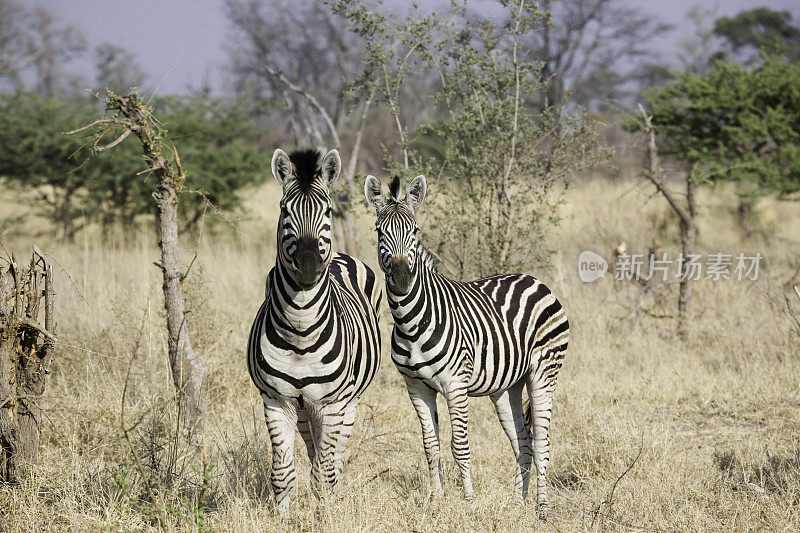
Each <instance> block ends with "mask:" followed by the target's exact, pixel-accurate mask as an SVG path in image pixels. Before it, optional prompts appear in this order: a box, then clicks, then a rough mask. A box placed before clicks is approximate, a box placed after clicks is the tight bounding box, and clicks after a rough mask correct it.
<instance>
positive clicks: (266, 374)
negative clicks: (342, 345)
mask: <svg viewBox="0 0 800 533" xmlns="http://www.w3.org/2000/svg"><path fill="white" fill-rule="evenodd" d="M261 353H262V357H263V360H262V364H261V365H259V366H260V368H259V374H260V376H259V377H260V378H261V381H262V382H263V383H264V384H265V385H266V386H267V387H269V389H270V390H269V391H265V392H267V394H268V395H270V396H273V395H277V396H278V397H281V396H282V397H289V398H302V399H303V402H304V403H309V404H322V403H330V402H333V401H337V400H340V399H345V398H347V397H348V395H350V394H352V392H353V385H354V383H355V379H354V377H353V376H352V368H347V358H345V357H343V356H342V355H339V356H338V357H334V358H333V361H332V362H329V363H325V362H323V361H322V359H323V355H320V354H304V355H297V354H296V353H294V352H290V351H285V350H279V349H277V348H275V347H274V346H271V345H270V344H269V343H267V342H266V339H265V338H262V341H261ZM276 399H279V398H276Z"/></svg>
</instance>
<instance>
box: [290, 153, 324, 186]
mask: <svg viewBox="0 0 800 533" xmlns="http://www.w3.org/2000/svg"><path fill="white" fill-rule="evenodd" d="M321 159H322V154H321V153H320V151H319V150H314V149H313V148H309V149H305V150H295V151H293V152H292V153H291V154H289V160H290V161H291V162H292V166H293V167H294V173H295V179H296V180H297V185H298V186H299V187H300V190H301V191H303V192H308V191H309V189H311V185H312V184H313V183H314V181H315V180H316V179H317V178H318V177H319V175H320V173H321V172H322V168H321V167H320V160H321Z"/></svg>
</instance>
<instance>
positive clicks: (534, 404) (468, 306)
mask: <svg viewBox="0 0 800 533" xmlns="http://www.w3.org/2000/svg"><path fill="white" fill-rule="evenodd" d="M425 189H426V184H425V178H424V177H422V176H420V177H417V178H416V179H415V180H413V181H412V182H411V184H410V185H409V188H408V191H407V194H406V195H405V197H403V198H400V193H399V182H398V181H397V179H395V181H394V182H393V183H392V186H391V188H390V194H389V196H388V197H385V196H384V195H383V191H382V188H381V185H380V182H378V180H377V179H375V178H372V177H368V178H367V183H366V185H365V192H366V195H367V199H368V200H369V201H370V203H371V204H372V205H373V206H374V207H375V208H376V210H377V221H376V229H377V230H378V259H379V262H380V265H381V268H382V269H383V271H384V273H385V275H386V287H387V297H388V303H389V307H390V308H391V310H392V316H393V318H394V323H395V326H394V330H393V333H392V360H393V362H394V363H395V365H396V367H397V369H398V370H399V371H400V373H401V374H402V375H403V377H404V378H405V381H406V387H407V389H408V393H409V395H410V397H411V401H412V404H413V405H414V408H415V409H416V411H417V415H418V417H419V420H420V423H421V425H422V433H423V446H424V448H425V452H426V456H427V459H428V466H429V472H430V477H431V483H432V487H433V490H434V491H435V492H441V491H442V490H443V487H442V476H441V467H440V458H439V427H438V412H437V408H436V396H437V394H442V395H444V397H445V399H446V401H447V405H448V410H449V412H450V419H451V424H452V428H453V442H452V448H453V456H454V458H455V461H456V464H457V465H458V467H459V470H460V473H461V480H462V486H463V491H464V496H465V497H467V498H470V499H471V498H474V496H475V494H474V491H473V489H472V480H471V475H470V468H469V459H470V452H469V443H468V438H467V422H468V416H467V415H468V404H467V398H468V397H469V396H489V397H490V398H491V400H492V401H493V402H494V405H495V410H496V412H497V414H498V417H499V419H500V422H501V425H502V426H503V429H504V430H505V432H506V434H507V436H508V438H509V440H510V442H511V447H512V450H513V452H514V456H515V458H516V460H517V468H516V489H517V492H518V494H519V495H520V496H521V497H522V498H524V497H525V496H526V495H527V491H528V482H529V473H530V467H531V462H533V463H534V465H535V468H536V482H537V502H538V504H539V506H540V509H541V512H542V513H545V512H546V508H547V486H546V470H547V465H548V462H549V453H550V452H549V448H550V440H549V426H550V415H551V407H552V398H553V391H554V389H555V384H556V378H557V375H558V371H559V369H560V368H561V365H562V361H563V358H564V355H565V353H566V349H567V345H568V343H569V323H568V321H567V317H566V314H565V313H564V310H563V308H562V306H561V304H560V302H559V301H558V300H557V299H556V298H555V296H554V295H553V294H552V293H551V292H550V290H549V289H548V288H547V287H546V286H545V285H544V284H543V283H541V282H540V281H538V280H537V279H535V278H533V277H531V276H526V275H520V274H508V275H497V276H491V277H488V278H484V279H480V280H476V281H471V282H466V283H465V282H460V281H455V280H452V279H449V278H448V277H446V276H444V275H442V274H440V273H439V272H437V271H436V268H435V267H434V266H433V261H431V260H430V256H429V254H428V253H427V252H426V251H425V249H424V248H423V247H422V246H421V244H419V242H418V240H417V237H416V232H417V223H416V218H415V214H414V210H415V209H416V208H417V207H418V206H419V205H420V204H421V202H422V199H423V198H424V196H425ZM525 389H527V393H528V396H529V399H530V404H529V407H528V408H527V409H526V408H524V407H523V402H522V395H523V391H524V390H525Z"/></svg>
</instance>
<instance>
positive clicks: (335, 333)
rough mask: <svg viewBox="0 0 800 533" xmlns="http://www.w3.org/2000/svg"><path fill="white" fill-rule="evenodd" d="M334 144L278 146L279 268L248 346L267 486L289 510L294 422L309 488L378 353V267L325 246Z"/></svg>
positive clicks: (346, 423)
mask: <svg viewBox="0 0 800 533" xmlns="http://www.w3.org/2000/svg"><path fill="white" fill-rule="evenodd" d="M340 169H341V162H340V160H339V154H338V152H336V151H335V150H332V151H331V152H329V153H328V154H327V155H326V156H325V157H324V158H322V159H321V160H320V154H319V153H318V152H316V151H305V152H294V153H293V154H292V155H291V157H290V156H287V155H286V154H285V153H284V152H283V151H281V150H276V151H275V155H274V156H273V160H272V171H273V174H274V176H275V179H276V180H277V181H278V182H279V183H280V184H281V185H282V186H283V198H282V200H281V216H280V220H279V222H278V251H277V256H278V257H277V260H276V265H275V267H274V268H273V269H272V270H271V271H270V273H269V276H268V279H267V295H266V299H265V301H264V303H263V304H262V305H261V308H260V309H259V311H258V314H257V315H256V319H255V321H254V322H253V327H252V329H251V331H250V339H249V344H248V357H247V361H248V368H249V370H250V377H251V378H252V380H253V383H255V385H256V387H258V390H259V391H260V392H261V396H262V398H263V400H264V411H265V414H266V419H267V427H268V429H269V435H270V439H271V441H272V452H273V453H272V474H271V481H272V488H273V491H274V494H275V501H276V504H277V505H278V508H279V509H280V510H285V509H286V508H287V506H288V504H289V500H290V497H291V494H292V492H293V491H294V487H295V467H294V440H295V427H297V428H298V429H299V431H300V435H301V436H302V438H303V440H304V441H305V444H306V448H307V450H308V455H309V458H310V459H311V474H312V483H313V486H314V488H315V490H317V491H319V489H322V488H325V487H328V488H331V487H333V485H335V484H336V481H337V478H338V476H339V474H340V472H341V469H342V464H343V451H344V448H345V445H346V443H347V440H348V439H349V437H350V434H351V432H352V428H353V421H354V419H355V408H356V403H357V401H358V399H359V397H360V396H361V395H362V394H363V393H364V390H365V389H366V388H367V386H368V385H369V384H370V382H371V381H372V379H373V377H374V376H375V372H376V371H377V369H378V363H379V359H380V331H379V329H378V317H377V309H378V306H379V304H380V298H381V291H380V288H379V287H378V283H376V281H377V280H376V277H375V274H374V273H373V272H372V270H370V269H369V268H368V267H367V266H366V265H364V264H363V263H361V262H360V261H358V260H356V259H353V258H352V257H350V256H347V255H344V254H340V253H335V252H333V250H332V246H331V199H330V196H329V194H328V187H329V185H330V183H331V182H332V181H333V180H334V179H336V177H337V175H338V174H339V172H340Z"/></svg>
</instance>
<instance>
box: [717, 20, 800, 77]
mask: <svg viewBox="0 0 800 533" xmlns="http://www.w3.org/2000/svg"><path fill="white" fill-rule="evenodd" d="M714 34H715V35H717V36H718V37H720V38H721V39H723V41H724V44H723V46H724V47H725V49H726V52H727V54H728V55H730V56H732V57H736V58H738V59H740V60H741V61H742V62H743V63H753V62H757V61H758V60H759V59H760V53H761V51H762V50H763V51H765V52H767V53H769V54H772V55H782V56H785V57H786V58H787V59H788V60H789V61H798V60H800V28H798V27H797V26H795V25H793V24H792V14H791V13H790V12H788V11H774V10H772V9H769V8H768V7H758V8H755V9H751V10H748V11H742V12H741V13H738V14H736V15H735V16H733V17H720V18H718V19H717V20H716V21H715V22H714Z"/></svg>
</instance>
